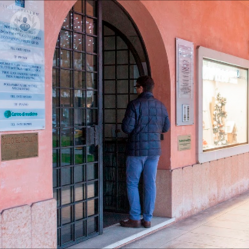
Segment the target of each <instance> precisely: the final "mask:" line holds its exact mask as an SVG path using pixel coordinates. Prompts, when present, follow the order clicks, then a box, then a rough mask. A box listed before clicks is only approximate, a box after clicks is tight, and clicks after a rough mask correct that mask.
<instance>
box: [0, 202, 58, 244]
mask: <svg viewBox="0 0 249 249" xmlns="http://www.w3.org/2000/svg"><path fill="white" fill-rule="evenodd" d="M56 219H57V218H56V201H55V200H54V199H51V200H46V201H41V202H37V203H33V204H32V205H31V206H29V205H24V206H19V207H14V208H10V209H6V210H3V211H2V212H1V214H0V248H57V227H56V226H57V221H56Z"/></svg>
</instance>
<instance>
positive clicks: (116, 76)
mask: <svg viewBox="0 0 249 249" xmlns="http://www.w3.org/2000/svg"><path fill="white" fill-rule="evenodd" d="M114 37H115V154H116V156H115V170H116V172H115V173H116V179H115V185H116V210H117V209H118V141H117V133H116V130H117V120H118V95H117V92H118V90H117V88H118V87H117V85H118V84H117V83H118V80H117V78H118V72H117V71H118V66H117V64H118V58H117V57H118V53H117V33H116V32H115V36H114Z"/></svg>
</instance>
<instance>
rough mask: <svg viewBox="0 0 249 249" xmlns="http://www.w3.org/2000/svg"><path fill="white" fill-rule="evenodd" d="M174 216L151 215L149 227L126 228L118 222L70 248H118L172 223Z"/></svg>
mask: <svg viewBox="0 0 249 249" xmlns="http://www.w3.org/2000/svg"><path fill="white" fill-rule="evenodd" d="M174 221H175V218H161V217H153V219H152V224H151V228H143V227H141V228H126V227H121V226H120V225H119V224H115V225H112V226H110V227H107V228H105V229H104V232H103V234H102V235H99V236H97V237H94V238H92V239H89V240H87V241H84V242H82V243H80V244H77V245H74V246H72V247H70V248H87V249H88V248H104V249H109V248H119V247H121V246H124V245H126V244H129V243H131V242H134V241H135V240H138V239H141V238H142V237H145V236H147V235H149V234H152V233H154V232H156V231H158V230H160V229H162V228H164V227H166V226H168V225H170V224H171V223H173V222H174Z"/></svg>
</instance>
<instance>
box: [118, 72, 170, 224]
mask: <svg viewBox="0 0 249 249" xmlns="http://www.w3.org/2000/svg"><path fill="white" fill-rule="evenodd" d="M135 88H136V89H137V93H138V97H137V98H136V99H135V100H133V101H131V102H130V103H129V104H128V106H127V109H126V113H125V117H124V119H123V122H122V130H123V132H125V133H127V134H128V135H129V137H128V145H127V156H128V157H127V161H126V183H127V194H128V199H129V204H130V212H129V219H128V220H122V221H120V225H121V226H123V227H134V228H135V227H140V226H141V224H142V225H143V226H144V227H145V228H149V227H151V218H152V214H153V211H154V206H155V200H156V173H157V164H158V161H159V157H160V154H161V143H160V137H161V133H164V132H167V131H168V130H169V127H170V122H169V117H168V113H167V109H166V107H165V106H164V105H163V103H161V102H160V101H159V100H157V99H155V98H154V97H153V94H152V90H153V88H154V81H153V79H152V78H151V77H149V76H141V77H139V78H138V79H137V83H136V86H135ZM142 172H143V184H144V205H143V219H142V220H140V214H141V206H140V198H139V191H138V184H139V179H140V176H141V173H142Z"/></svg>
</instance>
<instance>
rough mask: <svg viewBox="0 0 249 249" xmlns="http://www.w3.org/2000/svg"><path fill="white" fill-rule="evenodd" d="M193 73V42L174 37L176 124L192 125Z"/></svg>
mask: <svg viewBox="0 0 249 249" xmlns="http://www.w3.org/2000/svg"><path fill="white" fill-rule="evenodd" d="M193 75H194V44H193V42H190V41H185V40H182V39H179V38H176V108H177V113H176V124H177V125H192V124H193V123H194V97H193V90H194V81H193ZM186 108H187V109H186ZM186 110H187V112H186Z"/></svg>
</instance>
